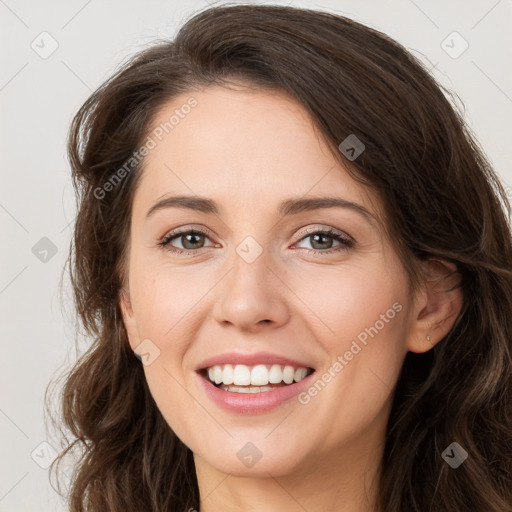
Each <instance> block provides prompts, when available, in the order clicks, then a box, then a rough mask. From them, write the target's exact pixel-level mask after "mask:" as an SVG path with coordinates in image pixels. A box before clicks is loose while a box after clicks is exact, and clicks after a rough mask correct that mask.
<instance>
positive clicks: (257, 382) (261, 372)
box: [251, 364, 268, 386]
mask: <svg viewBox="0 0 512 512" xmlns="http://www.w3.org/2000/svg"><path fill="white" fill-rule="evenodd" d="M251 384H252V385H253V386H264V385H265V384H268V370H267V367H266V366H265V365H264V364H258V365H257V366H255V367H254V368H253V369H252V370H251Z"/></svg>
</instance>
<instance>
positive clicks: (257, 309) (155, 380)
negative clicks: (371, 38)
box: [120, 86, 462, 512]
mask: <svg viewBox="0 0 512 512" xmlns="http://www.w3.org/2000/svg"><path fill="white" fill-rule="evenodd" d="M191 95H192V96H193V97H194V98H196V100H197V102H198V104H197V106H196V107H195V108H193V109H192V110H191V112H190V113H189V114H188V115H187V116H185V117H184V118H183V119H182V120H180V122H179V124H177V125H176V126H175V127H174V129H173V130H172V131H171V132H170V133H169V134H168V135H166V136H165V137H164V138H163V140H162V141H161V142H159V143H158V145H157V146H156V147H155V148H154V149H152V150H151V151H150V153H149V154H148V156H147V157H146V160H145V167H144V171H143V175H142V179H141V182H140V184H139V187H138V189H137V191H136V193H135V196H134V200H133V211H132V219H131V233H130V240H129V242H130V249H129V252H128V261H127V262H126V271H127V279H126V282H125V286H124V289H123V292H122V293H121V295H120V303H121V308H122V311H123V320H124V323H125V326H126V329H127V333H128V338H129V342H130V345H131V348H132V349H133V350H135V349H136V348H137V347H138V345H139V344H140V343H141V342H142V341H143V340H145V339H149V340H151V343H152V344H153V345H152V346H153V347H158V350H159V351H160V353H159V355H158V357H156V358H155V359H154V361H152V362H151V364H149V365H147V366H144V371H145V375H146V378H147V382H148V385H149V387H150V389H151V392H152V395H153V397H154V399H155V401H156V404H157V406H158V407H159V409H160V411H161V412H162V415H163V416H164V418H165V420H166V421H167V422H168V424H169V425H170V427H171V428H172V429H173V430H174V432H175V433H176V434H177V435H178V437H179V438H180V439H181V440H182V441H183V442H184V443H185V444H186V445H187V446H188V447H189V448H190V449H191V450H192V451H193V453H194V460H195V465H196V474H197V479H198V485H199V489H200V493H201V507H200V510H201V512H214V511H216V510H225V511H228V512H229V511H238V510H253V511H265V512H274V511H276V512H277V511H279V512H282V511H283V510H286V511H290V512H294V511H303V510H308V512H316V511H318V512H320V511H325V510H332V511H343V512H362V511H372V510H374V503H375V497H376V491H377V487H376V478H377V477H378V474H379V462H380V460H381V457H382V450H383V447H384V442H385V429H386V423H387V420H388V417H389V413H390V407H391V403H392V398H393V388H394V386H395V383H396V381H397V379H398V376H399V372H400V368H401V366H402V363H403V360H404V357H405V355H406V353H407V351H413V352H425V351H427V350H429V349H430V348H432V346H434V345H435V343H437V342H439V341H440V340H441V339H442V338H443V337H444V336H445V335H446V334H447V333H448V331H449V330H450V328H451V327H452V325H453V322H454V321H455V318H456V315H457V314H458V312H459V311H460V307H461V303H462V297H461V294H460V291H459V289H454V290H451V291H450V288H451V286H448V284H449V283H448V282H447V280H446V279H444V280H443V277H445V276H446V275H447V273H448V272H450V271H452V270H454V267H452V266H450V265H449V264H443V263H442V262H440V263H436V262H432V263H423V264H422V265H423V270H424V272H425V276H426V278H425V281H424V283H423V285H422V286H421V287H420V288H418V289H417V290H416V291H414V292H411V290H410V286H409V280H408V277H407V274H406V272H405V269H404V266H403V264H402V262H401V261H400V259H399V258H398V256H397V253H396V252H395V249H394V247H393V245H392V241H390V240H389V239H388V238H387V237H386V235H385V231H384V228H383V224H381V223H383V222H385V218H384V215H383V210H382V205H381V202H380V201H379V198H378V197H377V196H376V195H375V194H374V193H370V192H369V191H368V190H367V189H365V188H363V186H362V185H360V184H359V183H357V182H356V181H354V180H353V179H352V178H351V177H350V176H349V175H348V173H347V172H346V170H345V169H344V168H343V166H342V165H340V163H338V162H337V161H336V160H335V159H334V158H333V156H332V154H330V152H329V151H328V149H327V146H326V144H325V142H324V141H323V139H322V138H321V137H320V136H319V133H318V130H315V128H314V126H313V124H312V122H311V119H310V118H309V117H308V114H307V112H306V111H305V110H304V108H303V107H301V106H300V105H298V104H297V103H295V102H294V101H293V100H292V99H290V98H289V97H287V96H286V95H284V94H282V93H278V92H268V91H256V90H251V91H249V90H246V89H244V88H243V87H241V86H240V87H238V88H232V89H227V88H222V87H219V86H209V87H207V88H204V89H201V90H198V91H194V93H193V94H189V95H183V96H179V97H176V98H174V99H173V100H172V101H170V102H168V103H167V104H166V105H165V106H164V107H162V109H161V110H160V112H159V114H158V116H157V118H156V119H155V120H154V121H155V122H154V126H158V125H159V124H160V123H162V122H165V121H166V120H168V119H169V116H170V115H171V114H172V113H173V112H174V110H175V109H176V108H178V109H179V108H180V106H181V105H183V104H185V103H186V101H187V99H188V98H189V96H191ZM182 194H184V195H198V196H204V197H208V198H211V199H213V200H214V201H215V202H216V203H217V204H218V205H219V208H220V212H219V214H218V215H214V214H208V213H202V212H198V211H194V210H191V209H185V208H177V207H172V208H167V209H160V210H157V211H155V212H154V213H153V214H152V215H150V216H149V217H148V218H146V214H147V212H148V210H149V209H150V208H151V207H152V206H153V205H154V204H155V203H156V202H157V201H159V200H160V199H162V198H163V197H166V196H167V195H182ZM323 196H337V197H341V198H344V199H346V200H348V201H351V202H354V203H357V204H359V205H361V206H363V207H364V208H366V209H367V210H368V211H369V212H370V213H371V214H372V215H373V216H374V218H373V223H372V222H370V221H368V220H367V219H366V218H365V217H363V216H362V215H360V214H358V213H357V212H356V211H354V210H351V209H348V208H323V209H317V210H315V211H306V212H302V213H298V214H294V215H288V216H280V215H279V214H278V212H277V207H278V205H279V204H280V203H281V201H284V200H286V199H291V198H294V199H300V198H304V197H323ZM177 228H184V229H186V228H189V229H191V228H201V229H204V228H208V229H209V230H210V233H211V236H210V235H207V236H205V237H199V238H197V237H196V238H195V239H194V238H193V237H192V245H190V240H191V237H187V238H186V237H177V238H174V239H173V241H172V242H171V244H172V245H174V246H175V247H176V248H183V247H185V245H182V244H187V241H188V243H189V246H188V247H195V248H193V249H189V250H188V251H186V250H185V252H184V253H183V254H177V253H173V252H170V251H169V250H168V249H167V248H165V247H161V246H159V245H158V242H159V241H160V240H161V239H162V238H164V237H165V236H166V235H167V234H169V233H170V232H171V231H173V230H176V229H177ZM328 228H334V230H336V231H337V232H341V233H345V234H346V235H349V236H350V237H352V239H353V240H354V241H355V245H354V246H353V247H351V248H346V247H345V248H343V250H341V251H338V252H330V253H327V252H326V251H328V250H329V249H331V251H332V249H336V248H340V247H343V246H342V245H341V244H340V243H339V242H338V241H336V240H335V239H333V238H329V237H327V238H325V239H322V238H320V240H318V239H317V241H316V242H315V240H314V239H313V237H312V236H311V235H310V233H311V232H314V231H318V230H322V229H328ZM306 230H310V233H307V232H305V231H306ZM308 234H309V236H308ZM247 236H251V237H253V238H254V239H255V240H256V241H257V243H258V244H259V246H260V247H261V248H262V249H263V252H262V253H261V255H260V256H259V257H258V258H256V259H255V260H254V261H253V262H252V263H248V262H247V261H245V260H244V259H243V258H242V257H240V256H239V254H238V253H237V251H236V248H237V246H238V245H239V244H240V243H241V242H242V241H243V240H244V239H245V238H246V237H247ZM315 249H316V250H317V252H316V253H315V252H314V250H315ZM193 251H195V252H193ZM321 251H323V253H322V252H321ZM396 303H398V304H399V305H400V306H401V310H400V312H398V313H396V315H395V316H394V318H393V319H391V320H389V321H388V322H386V323H385V325H384V327H383V328H382V329H380V330H379V332H378V334H377V335H375V336H374V337H373V338H369V339H368V344H367V345H366V346H363V348H362V350H361V351H360V352H359V353H357V355H355V356H354V357H353V359H352V360H351V361H348V362H347V365H346V366H344V368H343V370H342V371H340V372H339V373H337V374H336V376H335V378H333V379H332V380H331V381H330V382H329V383H328V384H327V385H326V386H325V388H324V389H323V390H322V391H321V392H319V393H318V394H317V395H316V396H314V397H312V398H311V400H310V401H309V402H308V403H307V404H301V403H299V402H298V400H296V399H292V400H290V401H288V402H287V403H285V404H284V405H281V406H279V407H278V408H276V409H274V410H271V411H268V412H265V413H261V414H252V415H241V414H236V413H232V412H227V411H225V410H222V409H220V408H219V407H218V406H217V405H216V404H214V403H213V402H212V401H211V400H210V399H209V398H208V396H207V395H206V394H205V392H204V390H203V389H202V388H201V386H200V385H199V381H198V378H197V375H196V373H195V369H196V368H197V367H198V366H199V364H200V363H201V362H202V361H203V360H205V359H206V358H209V357H211V356H214V355H217V354H222V353H225V352H232V351H239V352H243V353H254V352H259V351H270V352H274V353H277V354H280V355H284V356H288V357H291V358H296V359H300V360H304V361H308V362H310V366H312V367H313V368H315V369H316V371H317V372H318V375H322V374H323V373H324V372H326V371H327V370H328V368H330V367H332V365H333V363H334V362H335V361H336V359H337V357H338V356H339V355H343V354H344V353H345V352H346V351H347V350H349V348H350V346H351V343H352V342H353V340H355V339H356V338H357V336H358V334H360V333H361V332H362V331H364V329H365V328H369V327H370V326H374V325H375V324H376V321H378V320H379V318H381V316H380V315H382V314H385V312H386V311H387V310H389V309H390V308H392V305H393V304H396ZM427 335H429V336H430V341H428V340H427ZM146 343H147V342H146ZM249 441H250V442H251V443H253V444H254V445H255V446H256V447H257V448H258V449H259V451H260V452H261V454H262V457H261V459H260V460H259V461H258V462H257V463H256V464H255V465H253V466H252V467H246V466H245V465H244V464H243V463H242V462H241V461H240V460H239V458H238V457H237V452H238V451H239V450H240V449H241V448H242V447H243V446H244V445H245V444H246V443H247V442H249Z"/></svg>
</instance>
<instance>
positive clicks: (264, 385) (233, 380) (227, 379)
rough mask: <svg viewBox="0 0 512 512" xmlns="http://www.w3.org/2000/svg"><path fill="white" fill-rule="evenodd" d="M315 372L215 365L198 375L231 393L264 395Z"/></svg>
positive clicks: (268, 367)
mask: <svg viewBox="0 0 512 512" xmlns="http://www.w3.org/2000/svg"><path fill="white" fill-rule="evenodd" d="M314 371H315V370H314V369H313V368H306V367H294V366H289V365H278V364H273V365H265V364H257V365H251V366H247V365H243V364H237V365H230V364H226V365H215V366H212V367H209V368H205V369H203V370H201V371H200V372H199V373H200V375H201V376H202V377H203V378H204V379H205V380H207V381H208V382H209V383H210V384H212V385H213V386H215V387H216V388H218V389H221V390H223V391H228V392H231V393H264V392H268V391H272V390H274V389H276V388H280V387H288V386H292V385H293V384H296V383H298V382H300V381H301V380H304V379H305V378H306V377H308V376H309V375H311V374H312V373H313V372H314Z"/></svg>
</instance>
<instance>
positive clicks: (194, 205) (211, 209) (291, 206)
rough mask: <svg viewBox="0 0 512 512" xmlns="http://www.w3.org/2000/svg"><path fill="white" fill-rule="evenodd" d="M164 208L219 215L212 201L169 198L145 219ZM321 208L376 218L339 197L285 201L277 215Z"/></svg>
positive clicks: (177, 197)
mask: <svg viewBox="0 0 512 512" xmlns="http://www.w3.org/2000/svg"><path fill="white" fill-rule="evenodd" d="M166 208H187V209H190V210H195V211H198V212H201V213H207V214H212V215H220V208H219V207H218V205H217V203H216V202H215V201H213V200H212V199H208V198H206V197H200V196H170V197H166V198H164V199H161V200H160V201H158V202H157V203H155V204H154V205H153V206H152V207H151V208H150V209H149V210H148V213H147V214H146V219H147V218H148V217H150V216H151V215H153V214H154V213H155V212H157V211H159V210H163V209H166ZM322 208H347V209H349V210H352V211H354V212H356V213H358V214H359V215H361V216H362V217H363V218H364V219H365V220H367V221H368V222H369V223H370V224H372V225H374V222H373V221H374V220H378V219H377V218H376V216H375V215H374V214H373V213H371V212H370V211H369V210H367V209H366V208H365V207H364V206H362V205H360V204H358V203H353V202H352V201H347V200H346V199H343V198H341V197H312V198H304V199H287V200H286V201H283V202H282V203H281V204H280V205H279V208H278V213H279V215H282V216H286V215H296V214H298V213H302V212H307V211H312V210H319V209H322Z"/></svg>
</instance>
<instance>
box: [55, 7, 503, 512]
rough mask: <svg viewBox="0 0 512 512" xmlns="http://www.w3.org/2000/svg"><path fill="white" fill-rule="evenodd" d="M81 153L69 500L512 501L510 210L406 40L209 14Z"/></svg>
mask: <svg viewBox="0 0 512 512" xmlns="http://www.w3.org/2000/svg"><path fill="white" fill-rule="evenodd" d="M69 156H70V160H71V165H72V168H73V177H74V184H75V187H76V191H77V197H78V203H79V204H78V206H79V208H78V216H77V219H76V225H75V234H74V245H73V247H72V251H71V254H70V264H71V266H70V270H71V278H72V284H73V287H74V293H75V300H76V307H77V311H78V313H79V314H80V317H81V320H82V322H83V324H84V326H85V328H86V330H87V332H88V333H89V334H90V335H92V336H93V337H94V338H95V341H94V343H93V344H92V346H91V347H90V349H89V350H88V351H87V353H86V354H85V355H84V356H83V357H82V358H81V359H80V360H79V361H78V363H77V364H76V366H75V367H74V369H73V370H72V372H71V373H70V375H69V377H68V379H67V382H66V385H65V389H64V395H63V414H64V421H65V425H66V426H67V427H68V428H69V429H70V432H71V435H72V439H71V441H72V442H71V444H70V446H69V448H68V450H67V452H75V451H76V450H78V451H79V452H80V453H81V454H82V458H81V460H80V462H79V463H78V464H77V465H76V472H75V475H74V482H73V487H72V489H71V492H70V510H72V511H79V510H90V511H94V512H97V511H107V510H108V511H114V510H115V511H118V510H119V511H121V510H123V511H141V510H145V511H149V510H151V511H155V512H156V511H159V512H163V511H173V512H174V511H180V512H181V511H187V510H188V511H192V510H200V511H201V512H212V511H217V510H225V511H231V510H233V511H234V510H255V511H277V510H280V511H282V510H286V511H295V510H297V511H303V510H307V511H309V512H315V511H326V510H329V511H338V510H339V511H344V512H346V511H350V512H362V511H365V512H366V511H380V512H391V511H393V512H413V511H417V512H420V511H425V512H426V511H429V512H441V511H443V512H444V511H446V510H457V511H458V512H463V511H468V512H469V511H471V512H475V511H479V512H480V511H481V512H484V511H485V512H489V511H495V512H498V511H500V512H504V511H512V491H511V489H512V486H511V481H510V471H511V469H512V453H511V452H512V450H511V447H512V445H511V439H512V435H511V434H512V427H511V423H510V420H511V417H512V416H511V413H512V411H511V395H510V391H511V377H512V364H511V351H510V347H511V345H510V339H511V333H512V329H511V327H512V325H511V323H512V319H511V313H510V312H511V310H512V304H511V301H512V273H511V268H512V245H511V233H510V229H509V224H508V220H507V215H506V213H507V212H506V211H505V209H506V210H507V211H509V209H510V206H509V204H508V202H507V199H506V195H505V194H504V190H503V188H502V186H501V184H500V182H499V180H498V178H497V176H496V174H495V173H494V171H493V170H492V169H491V166H490V165H489V163H488V162H487V160H486V159H485V157H484V155H483V153H482V152H481V150H480V149H479V148H478V145H477V143H476V142H475V140H474V138H473V137H472V135H471V134H470V132H469V130H468V128H467V127H466V125H465V123H464V121H463V119H462V118H461V117H460V115H459V114H458V113H457V112H456V111H455V109H454V108H453V107H452V106H451V104H450V102H449V101H448V100H447V98H446V97H445V96H444V95H443V92H442V91H441V89H440V86H439V85H438V84H437V83H436V82H435V81H434V79H433V78H432V77H431V76H430V75H429V74H428V73H427V72H426V71H425V70H424V69H423V67H422V66H421V64H420V63H419V62H418V61H417V60H416V59H415V58H414V57H412V56H411V55H410V54H409V53H408V52H407V51H406V50H405V49H404V48H403V47H401V46H400V45H399V44H397V43H396V42H394V41H393V40H391V39H390V38H388V37H387V36H385V35H384V34H382V33H379V32H377V31H375V30H372V29H370V28H368V27H365V26H363V25H361V24H359V23H356V22H354V21H352V20H349V19H347V18H343V17H341V16H337V15H333V14H329V13H325V12H315V11H311V10H305V9H299V8H292V7H277V6H248V5H246V6H228V7H216V8H210V9H207V10H205V11H203V12H201V13H198V14H197V15H195V16H194V17H193V18H192V19H190V20H189V21H188V22H187V23H186V24H185V25H184V26H183V27H182V28H181V30H180V31H179V33H178V35H177V37H176V38H175V40H173V41H164V42H159V43H156V44H154V45H153V46H152V47H150V48H148V49H146V50H144V51H143V52H141V53H140V54H138V55H136V56H135V57H134V58H133V59H131V60H130V62H128V63H126V64H125V65H124V66H123V67H122V69H120V70H119V71H118V72H117V73H116V75H115V76H114V77H112V78H111V79H110V80H108V81H107V82H106V83H105V84H104V85H103V86H101V87H100V88H99V89H98V90H97V91H96V92H95V93H94V94H93V95H92V96H91V97H90V98H89V99H88V100H87V101H86V103H85V104H84V105H83V107H82V108H81V109H80V111H79V112H78V114H77V115H76V117H75V118H74V121H73V124H72V127H71V131H70V139H69ZM135 356H136V357H135ZM64 455H65V452H64V453H63V454H62V455H61V457H64Z"/></svg>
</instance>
